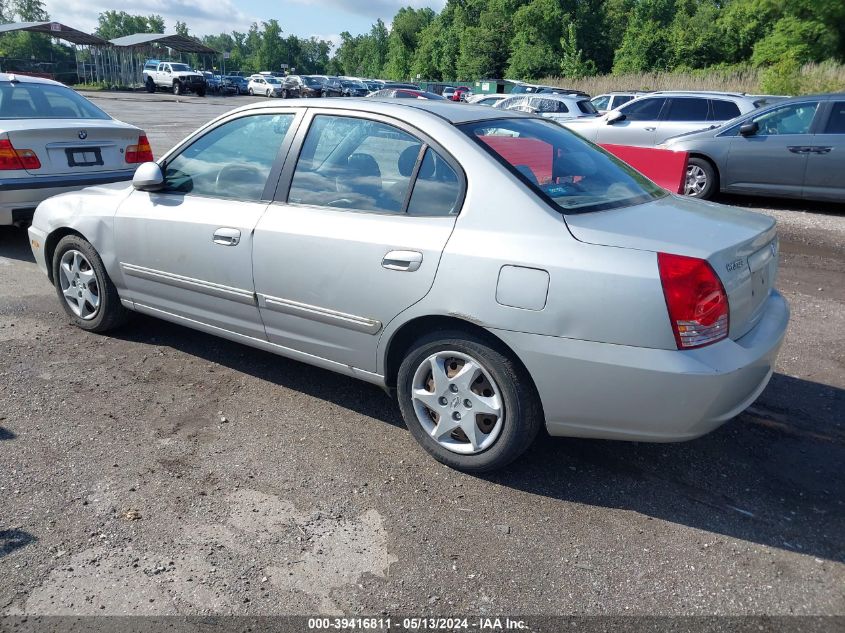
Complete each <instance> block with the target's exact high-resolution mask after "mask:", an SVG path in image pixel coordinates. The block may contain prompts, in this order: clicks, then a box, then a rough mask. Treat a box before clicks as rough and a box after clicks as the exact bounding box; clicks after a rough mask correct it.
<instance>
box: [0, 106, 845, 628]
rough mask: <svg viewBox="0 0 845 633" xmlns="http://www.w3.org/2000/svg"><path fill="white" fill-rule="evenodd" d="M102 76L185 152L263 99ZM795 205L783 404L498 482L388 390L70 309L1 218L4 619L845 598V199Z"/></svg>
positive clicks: (755, 610)
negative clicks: (117, 83)
mask: <svg viewBox="0 0 845 633" xmlns="http://www.w3.org/2000/svg"><path fill="white" fill-rule="evenodd" d="M148 100H149V97H146V96H143V95H141V96H137V97H128V98H126V99H112V98H104V97H100V98H97V102H98V103H99V104H100V105H101V106H102V107H104V108H105V109H106V110H107V111H109V112H110V113H111V114H113V115H114V116H116V117H117V118H120V119H123V120H126V121H128V122H131V123H135V124H137V125H140V126H141V127H143V128H144V129H146V130H147V131H148V132H149V134H150V138H151V140H152V143H153V147H154V150H155V152H156V154H157V155H160V154H161V153H162V152H163V151H164V150H166V149H167V148H168V147H169V146H170V145H172V144H174V143H175V142H176V141H177V140H178V139H180V138H182V137H183V136H185V135H187V134H188V133H189V132H190V131H192V130H193V129H195V128H196V127H198V126H199V125H200V124H202V123H204V122H205V121H207V120H209V119H210V118H212V117H213V116H216V115H217V114H221V113H223V112H225V111H226V110H227V109H229V108H231V107H233V106H234V105H240V104H243V103H247V102H248V101H249V99H248V98H246V97H244V98H227V99H221V98H208V99H206V100H199V99H197V98H193V97H186V98H183V99H179V100H176V99H173V98H171V97H167V96H166V95H157V98H156V101H155V102H154V104H155V105H154V107H151V105H150V103H149V102H148ZM721 201H722V202H725V203H730V204H739V205H742V206H746V207H751V208H758V209H760V210H761V211H763V212H765V213H770V214H772V215H774V216H775V217H777V219H778V221H779V223H780V230H781V248H782V269H781V276H780V280H779V284H778V285H779V287H780V289H781V290H782V292H783V293H784V295H785V296H786V297H787V299H788V300H789V302H790V304H791V306H792V311H793V312H792V314H793V317H792V322H791V325H790V330H789V334H788V337H787V341H786V343H785V346H784V348H783V350H782V352H781V356H780V360H779V364H778V368H777V373H776V375H775V376H774V378H773V379H772V382H771V384H770V386H769V387H768V388H767V389H766V391H765V392H764V393H763V395H762V396H761V397H760V399H759V400H758V402H757V403H756V404H755V405H754V406H753V407H752V408H751V409H749V410H748V411H747V412H746V413H743V414H742V415H740V416H739V417H737V418H736V419H734V420H733V421H731V422H730V423H728V424H726V425H725V426H724V427H722V428H721V429H719V430H718V431H716V432H714V433H712V434H710V435H708V436H706V437H704V438H701V439H699V440H696V441H693V442H688V443H683V444H672V445H653V444H637V443H621V442H607V441H588V440H572V439H550V438H546V437H543V438H541V439H540V440H539V441H538V442H537V444H536V445H535V446H534V447H533V448H532V449H531V450H530V451H529V453H528V454H527V455H526V456H525V457H524V458H523V459H521V460H520V461H519V462H518V463H517V464H515V465H513V466H512V467H510V468H508V469H507V470H505V471H503V472H500V473H497V474H495V475H491V476H485V477H476V476H470V475H463V474H460V473H457V472H454V471H451V470H449V469H447V468H445V467H443V466H440V465H439V464H437V463H435V462H434V461H432V460H431V459H430V458H428V457H427V456H426V455H425V454H424V453H423V452H422V451H421V450H420V449H418V448H417V446H416V444H415V443H414V441H413V439H412V438H411V437H410V435H409V434H408V432H407V431H406V429H405V428H404V425H403V423H402V421H401V418H400V416H399V412H398V409H397V407H396V405H395V404H394V403H393V402H392V401H391V400H390V399H388V397H387V396H386V395H385V394H384V393H383V392H382V391H380V390H379V389H377V388H375V387H372V386H369V385H367V384H364V383H361V382H357V381H355V380H352V379H349V378H345V377H342V376H338V375H335V374H332V373H329V372H327V371H323V370H320V369H315V368H312V367H309V366H306V365H302V364H299V363H296V362H293V361H289V360H285V359H282V358H279V357H276V356H273V355H270V354H267V353H263V352H260V351H256V350H253V349H249V348H246V347H242V346H239V345H236V344H234V343H230V342H227V341H224V340H222V339H217V338H213V337H211V336H207V335H205V334H201V333H197V332H194V331H191V330H187V329H185V328H182V327H180V326H176V325H171V324H168V323H164V322H161V321H156V320H154V319H151V318H145V317H140V316H139V317H137V318H135V319H134V321H133V322H132V323H131V324H130V325H129V326H128V327H126V328H124V329H122V330H120V331H118V332H115V333H114V334H111V335H108V336H97V335H91V334H87V333H85V332H82V331H81V330H78V329H76V328H74V327H72V326H70V325H69V324H68V320H67V318H66V317H65V316H64V313H63V312H62V310H61V307H60V305H59V303H58V300H57V297H56V295H55V292H54V291H53V289H52V288H51V287H50V285H49V283H48V281H47V279H46V278H44V277H43V276H42V275H41V274H40V273H39V272H38V270H37V269H36V267H35V264H34V263H33V260H32V256H31V253H30V251H29V247H28V243H27V239H26V235H25V233H24V232H23V231H22V230H19V229H13V228H0V384H2V387H0V465H2V474H0V614H24V613H25V614H75V615H86V614H115V615H116V614H223V613H225V614H251V615H255V614H315V613H324V614H382V613H390V614H413V615H423V614H432V613H436V614H444V615H449V614H471V615H488V614H501V613H517V614H576V615H577V614H614V615H622V614H673V615H677V614H734V615H745V614H756V615H759V614H767V615H790V614H818V615H833V614H840V615H842V614H845V529H843V525H845V522H844V521H843V519H845V481H843V464H845V208H837V207H830V206H822V205H817V204H812V203H784V202H778V201H766V200H760V199H752V200H748V199H740V198H730V199H728V198H725V199H722V200H721Z"/></svg>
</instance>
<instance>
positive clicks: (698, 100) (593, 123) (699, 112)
mask: <svg viewBox="0 0 845 633" xmlns="http://www.w3.org/2000/svg"><path fill="white" fill-rule="evenodd" d="M757 107H758V103H757V102H756V101H755V99H754V98H752V97H748V96H746V95H742V94H733V93H727V92H668V91H667V92H652V93H649V94H647V95H645V96H642V97H640V98H639V99H634V100H633V101H630V102H628V103H626V104H625V105H623V106H622V107H621V108H617V109H615V110H612V111H610V112H608V113H607V114H605V115H603V116H601V117H598V118H594V119H573V120H571V121H566V122H564V123H563V125H565V126H566V127H568V128H569V129H571V130H572V131H574V132H577V133H578V134H580V135H581V136H583V137H584V138H586V139H587V140H590V141H593V142H595V143H610V144H614V145H635V146H639V147H654V146H655V145H657V144H659V143H662V142H664V141H665V140H666V139H668V138H671V137H673V136H677V135H678V134H684V133H686V132H694V131H696V130H701V129H704V128H707V127H710V126H711V125H717V124H720V123H723V122H725V121H729V120H730V119H733V118H736V117H738V116H740V115H741V114H745V113H746V112H751V111H752V110H754V109H755V108H757Z"/></svg>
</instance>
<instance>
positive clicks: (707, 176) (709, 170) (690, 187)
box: [684, 158, 716, 200]
mask: <svg viewBox="0 0 845 633" xmlns="http://www.w3.org/2000/svg"><path fill="white" fill-rule="evenodd" d="M715 189H716V170H715V169H714V168H713V165H711V164H710V162H709V161H707V160H704V159H703V158H690V159H689V163H688V164H687V175H686V181H685V183H684V195H687V196H690V197H691V198H701V199H702V200H708V199H710V198H712V197H713V194H715V193H716V191H715Z"/></svg>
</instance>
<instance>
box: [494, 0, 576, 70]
mask: <svg viewBox="0 0 845 633" xmlns="http://www.w3.org/2000/svg"><path fill="white" fill-rule="evenodd" d="M567 21H568V20H567V17H566V16H565V15H564V13H563V11H562V10H561V7H560V3H559V2H557V0H532V1H531V2H529V3H528V4H525V5H523V6H521V7H519V9H517V10H516V12H515V13H514V15H513V30H514V35H513V39H512V40H511V55H510V58H509V59H508V71H507V72H508V75H509V76H510V77H514V78H537V77H544V76H546V75H551V74H556V73H557V72H558V69H559V66H560V38H561V35H562V33H561V30H562V25H563V24H564V23H565V22H567Z"/></svg>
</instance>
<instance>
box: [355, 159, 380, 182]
mask: <svg viewBox="0 0 845 633" xmlns="http://www.w3.org/2000/svg"><path fill="white" fill-rule="evenodd" d="M346 163H347V165H348V166H349V169H350V171H352V172H354V175H355V176H378V177H379V178H381V169H379V166H378V163H377V162H376V159H375V158H373V157H372V156H370V155H369V154H352V155H351V156H350V157H349V158H348V159H347V161H346Z"/></svg>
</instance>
